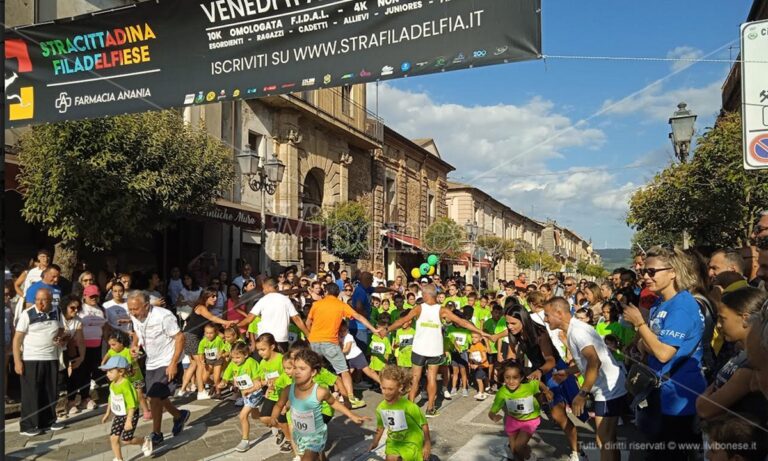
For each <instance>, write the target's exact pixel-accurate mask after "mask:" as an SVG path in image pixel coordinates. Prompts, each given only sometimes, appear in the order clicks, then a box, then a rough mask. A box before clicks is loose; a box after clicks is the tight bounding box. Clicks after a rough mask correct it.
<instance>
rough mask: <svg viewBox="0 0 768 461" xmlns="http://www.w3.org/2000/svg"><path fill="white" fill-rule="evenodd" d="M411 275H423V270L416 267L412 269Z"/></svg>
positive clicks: (414, 276) (417, 276) (416, 276)
mask: <svg viewBox="0 0 768 461" xmlns="http://www.w3.org/2000/svg"><path fill="white" fill-rule="evenodd" d="M411 277H413V278H415V279H417V278H419V277H421V271H420V270H419V268H418V267H414V268H413V269H411Z"/></svg>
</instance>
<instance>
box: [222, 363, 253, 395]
mask: <svg viewBox="0 0 768 461" xmlns="http://www.w3.org/2000/svg"><path fill="white" fill-rule="evenodd" d="M259 376H260V375H259V364H258V363H257V362H256V361H255V360H253V357H248V358H247V359H245V362H243V364H242V365H237V364H236V363H235V362H229V365H227V369H226V370H224V373H223V374H222V375H221V378H222V379H223V380H224V381H234V383H235V386H237V388H238V389H240V390H245V389H250V388H252V387H253V383H254V381H258V380H259Z"/></svg>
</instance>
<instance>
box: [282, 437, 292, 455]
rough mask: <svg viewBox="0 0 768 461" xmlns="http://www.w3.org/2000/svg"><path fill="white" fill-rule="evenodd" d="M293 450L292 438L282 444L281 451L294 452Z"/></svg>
mask: <svg viewBox="0 0 768 461" xmlns="http://www.w3.org/2000/svg"><path fill="white" fill-rule="evenodd" d="M292 452H293V446H292V445H291V441H290V440H286V441H285V442H283V444H282V445H280V453H292Z"/></svg>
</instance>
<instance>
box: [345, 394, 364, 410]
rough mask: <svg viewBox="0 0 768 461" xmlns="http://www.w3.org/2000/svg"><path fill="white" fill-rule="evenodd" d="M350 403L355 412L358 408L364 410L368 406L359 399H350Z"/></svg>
mask: <svg viewBox="0 0 768 461" xmlns="http://www.w3.org/2000/svg"><path fill="white" fill-rule="evenodd" d="M349 403H350V404H351V405H352V409H353V410H357V409H358V408H363V407H364V406H365V405H366V404H365V401H364V400H360V399H358V398H357V397H352V396H350V397H349Z"/></svg>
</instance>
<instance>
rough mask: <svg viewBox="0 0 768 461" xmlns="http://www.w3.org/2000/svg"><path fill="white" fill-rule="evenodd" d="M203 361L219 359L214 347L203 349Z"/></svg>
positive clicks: (217, 351)
mask: <svg viewBox="0 0 768 461" xmlns="http://www.w3.org/2000/svg"><path fill="white" fill-rule="evenodd" d="M204 352H205V359H206V360H216V359H218V358H219V350H218V349H216V348H215V347H212V348H210V349H205V350H204Z"/></svg>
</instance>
